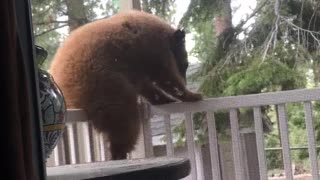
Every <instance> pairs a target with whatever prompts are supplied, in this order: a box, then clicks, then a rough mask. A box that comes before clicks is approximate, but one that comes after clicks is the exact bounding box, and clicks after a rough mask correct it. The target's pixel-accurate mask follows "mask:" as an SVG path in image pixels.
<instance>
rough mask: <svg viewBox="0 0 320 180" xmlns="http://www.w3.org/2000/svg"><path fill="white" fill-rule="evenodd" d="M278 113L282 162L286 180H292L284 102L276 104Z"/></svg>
mask: <svg viewBox="0 0 320 180" xmlns="http://www.w3.org/2000/svg"><path fill="white" fill-rule="evenodd" d="M277 108H278V114H279V121H280V122H279V125H280V137H281V146H282V156H283V164H284V169H285V174H286V179H287V180H293V174H292V167H291V166H292V163H291V156H290V145H289V131H288V122H287V121H288V119H287V114H286V109H285V105H284V104H279V105H277Z"/></svg>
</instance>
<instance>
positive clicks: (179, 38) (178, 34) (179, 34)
mask: <svg viewBox="0 0 320 180" xmlns="http://www.w3.org/2000/svg"><path fill="white" fill-rule="evenodd" d="M185 36H186V33H185V31H184V30H183V29H177V30H176V31H175V32H174V39H175V40H176V42H178V43H179V42H184V38H185Z"/></svg>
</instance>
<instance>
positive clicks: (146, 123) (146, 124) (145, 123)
mask: <svg viewBox="0 0 320 180" xmlns="http://www.w3.org/2000/svg"><path fill="white" fill-rule="evenodd" d="M140 115H141V121H142V131H143V138H144V148H145V156H146V158H150V157H153V156H154V152H153V144H152V132H151V122H150V121H151V116H150V107H149V105H148V104H146V103H143V104H141V106H140Z"/></svg>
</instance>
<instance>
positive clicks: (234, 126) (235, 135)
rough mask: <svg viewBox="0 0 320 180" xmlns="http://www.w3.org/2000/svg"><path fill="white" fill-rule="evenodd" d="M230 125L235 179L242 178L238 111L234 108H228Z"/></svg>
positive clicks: (241, 179) (242, 179)
mask: <svg viewBox="0 0 320 180" xmlns="http://www.w3.org/2000/svg"><path fill="white" fill-rule="evenodd" d="M230 125H231V136H232V150H233V161H234V167H235V177H236V180H244V171H243V163H242V159H241V157H242V156H241V149H242V148H241V142H240V129H239V119H238V112H237V110H236V109H231V110H230Z"/></svg>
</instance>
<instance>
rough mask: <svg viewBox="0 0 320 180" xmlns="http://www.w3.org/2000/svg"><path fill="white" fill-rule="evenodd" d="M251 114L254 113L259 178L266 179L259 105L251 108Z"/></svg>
mask: <svg viewBox="0 0 320 180" xmlns="http://www.w3.org/2000/svg"><path fill="white" fill-rule="evenodd" d="M253 114H254V126H255V134H256V143H257V150H258V160H259V172H260V173H259V174H260V180H267V179H268V174H267V164H266V154H265V151H264V137H263V135H264V133H263V124H262V117H261V109H260V107H255V108H253Z"/></svg>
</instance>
